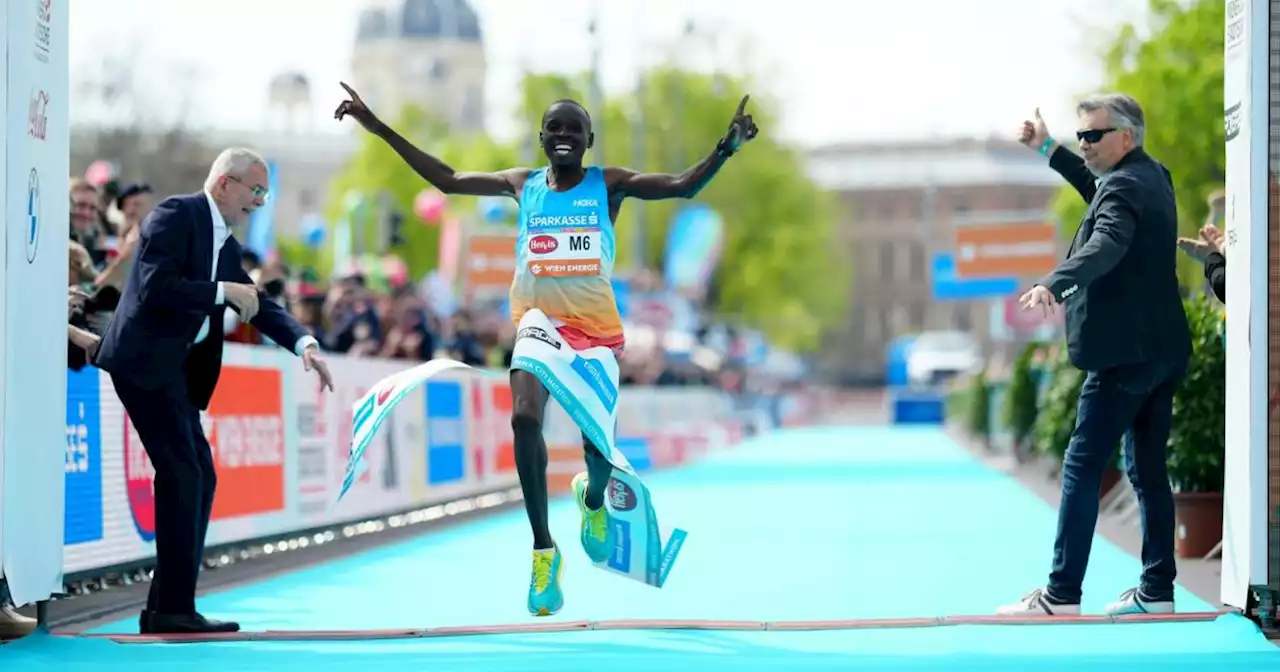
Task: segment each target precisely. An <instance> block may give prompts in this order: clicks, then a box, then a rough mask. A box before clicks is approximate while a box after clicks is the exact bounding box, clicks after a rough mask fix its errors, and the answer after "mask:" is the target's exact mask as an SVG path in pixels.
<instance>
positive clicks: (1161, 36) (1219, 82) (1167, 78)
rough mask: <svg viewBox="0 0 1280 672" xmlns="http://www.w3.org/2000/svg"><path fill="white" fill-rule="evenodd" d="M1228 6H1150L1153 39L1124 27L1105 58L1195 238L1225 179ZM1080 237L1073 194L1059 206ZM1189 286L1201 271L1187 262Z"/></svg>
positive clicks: (1217, 1) (1109, 80) (1110, 78)
mask: <svg viewBox="0 0 1280 672" xmlns="http://www.w3.org/2000/svg"><path fill="white" fill-rule="evenodd" d="M1225 16H1226V0H1193V1H1191V2H1186V1H1179V0H1148V21H1149V25H1150V27H1151V31H1150V34H1149V35H1147V36H1146V37H1143V36H1142V35H1141V34H1140V31H1139V30H1138V28H1137V27H1136V26H1134V25H1133V24H1132V23H1127V24H1125V25H1123V26H1121V27H1120V28H1119V29H1118V30H1117V31H1116V33H1115V34H1114V36H1113V37H1112V39H1111V40H1110V41H1109V42H1108V43H1107V45H1106V48H1105V49H1103V51H1102V54H1101V56H1102V64H1103V66H1104V73H1105V77H1104V79H1105V84H1106V88H1108V89H1110V90H1113V91H1122V92H1124V93H1127V94H1129V95H1131V96H1133V97H1134V98H1136V99H1137V100H1138V102H1139V103H1141V104H1142V108H1143V112H1144V113H1145V115H1146V125H1147V129H1146V142H1145V144H1146V147H1147V150H1148V151H1149V152H1150V153H1151V155H1152V156H1154V157H1155V158H1156V159H1158V160H1159V161H1160V162H1161V163H1164V164H1165V166H1167V167H1168V168H1169V172H1170V173H1171V174H1172V175H1173V184H1174V189H1175V190H1176V192H1177V199H1178V217H1179V222H1178V229H1179V233H1180V234H1181V235H1184V236H1195V235H1197V233H1196V232H1197V231H1198V230H1199V228H1200V226H1201V225H1202V224H1203V222H1204V219H1205V216H1206V215H1208V213H1209V205H1208V202H1207V198H1208V196H1209V193H1210V192H1211V191H1213V190H1214V189H1217V188H1219V187H1221V186H1222V184H1223V181H1224V180H1225V178H1226V149H1225V144H1226V136H1225V130H1224V127H1223V122H1222V112H1223V50H1224V47H1225V44H1224V40H1225V37H1224V26H1223V21H1224V19H1225ZM1056 207H1057V211H1058V213H1059V214H1060V216H1061V217H1062V221H1063V222H1064V223H1066V224H1067V225H1068V226H1067V227H1066V232H1067V235H1068V236H1071V235H1074V233H1075V226H1074V224H1075V223H1076V222H1078V221H1080V217H1081V216H1083V214H1084V210H1085V204H1084V203H1082V202H1081V201H1080V197H1079V196H1078V195H1077V194H1076V193H1075V191H1074V190H1072V189H1071V188H1070V187H1064V189H1063V192H1062V193H1061V194H1060V195H1059V197H1058V199H1057V201H1056ZM1180 263H1181V264H1182V266H1181V267H1180V271H1181V273H1180V275H1181V277H1182V278H1183V279H1184V281H1190V280H1193V279H1194V278H1196V277H1197V275H1198V274H1199V273H1200V270H1199V267H1198V266H1196V265H1195V264H1194V262H1190V261H1188V260H1186V259H1182V260H1181V262H1180Z"/></svg>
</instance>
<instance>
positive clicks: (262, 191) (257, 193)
mask: <svg viewBox="0 0 1280 672" xmlns="http://www.w3.org/2000/svg"><path fill="white" fill-rule="evenodd" d="M227 179H228V180H231V181H233V182H238V183H240V184H242V185H244V186H245V188H246V189H248V190H249V191H252V192H253V197H254V198H266V197H267V194H268V193H269V192H268V191H267V188H266V187H259V186H255V185H251V184H249V183H248V182H245V181H244V180H242V179H240V178H238V177H236V176H235V175H228V176H227Z"/></svg>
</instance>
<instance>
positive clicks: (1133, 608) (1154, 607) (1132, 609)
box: [1103, 588, 1173, 616]
mask: <svg viewBox="0 0 1280 672" xmlns="http://www.w3.org/2000/svg"><path fill="white" fill-rule="evenodd" d="M1103 613H1105V614H1106V615H1108V616H1126V615H1129V614H1172V613H1173V600H1170V601H1168V602H1148V601H1147V600H1144V599H1142V596H1141V595H1139V594H1138V589H1137V588H1130V589H1129V590H1126V591H1124V593H1123V594H1121V595H1120V599H1119V600H1116V601H1115V602H1112V603H1111V604H1108V605H1107V608H1106V609H1105V610H1104V611H1103Z"/></svg>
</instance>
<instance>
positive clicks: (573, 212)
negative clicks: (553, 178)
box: [511, 167, 623, 350]
mask: <svg viewBox="0 0 1280 672" xmlns="http://www.w3.org/2000/svg"><path fill="white" fill-rule="evenodd" d="M615 252H616V239H615V237H614V232H613V222H612V221H611V220H610V219H609V192H608V188H607V187H606V186H605V182H604V171H603V170H601V169H600V168H597V167H591V168H588V169H587V171H586V175H585V176H584V177H583V178H582V182H580V183H579V184H578V185H577V186H575V187H574V188H572V189H570V190H568V191H563V192H557V191H552V190H551V188H550V187H548V186H547V169H546V168H539V169H538V170H535V171H533V172H532V173H530V174H529V178H528V179H527V180H526V181H525V183H524V190H523V191H522V192H521V195H520V233H519V236H518V237H517V239H516V273H515V278H514V279H513V280H512V282H511V319H512V320H513V321H514V322H515V323H516V324H520V318H522V317H524V314H525V312H527V311H528V310H530V309H532V308H537V309H539V310H541V311H542V312H544V313H546V314H547V317H549V318H551V320H552V322H553V323H555V325H556V327H557V328H558V330H559V331H560V335H561V336H562V337H563V338H564V339H565V341H567V342H568V343H569V345H570V346H572V347H573V348H575V349H579V350H581V349H584V348H588V347H594V346H605V347H609V348H613V349H615V350H620V349H621V348H622V345H623V333H622V317H621V316H620V315H619V314H618V303H617V299H616V298H615V297H614V295H613V283H612V277H613V263H614V258H615Z"/></svg>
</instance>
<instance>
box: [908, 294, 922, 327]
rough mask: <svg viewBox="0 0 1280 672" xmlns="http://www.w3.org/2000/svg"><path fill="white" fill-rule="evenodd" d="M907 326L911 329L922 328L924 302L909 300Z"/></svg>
mask: <svg viewBox="0 0 1280 672" xmlns="http://www.w3.org/2000/svg"><path fill="white" fill-rule="evenodd" d="M908 320H909V323H908V328H909V329H910V330H911V331H920V330H922V329H924V303H923V302H921V301H912V302H911V314H910V316H909V317H908Z"/></svg>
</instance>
